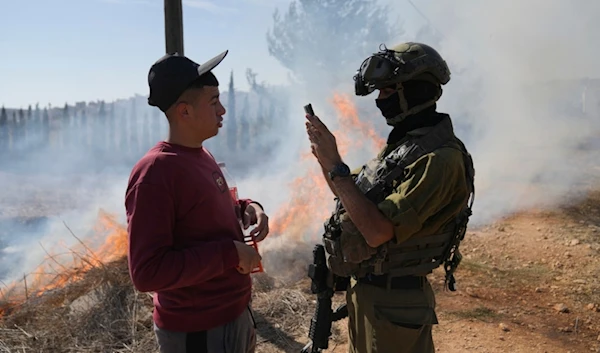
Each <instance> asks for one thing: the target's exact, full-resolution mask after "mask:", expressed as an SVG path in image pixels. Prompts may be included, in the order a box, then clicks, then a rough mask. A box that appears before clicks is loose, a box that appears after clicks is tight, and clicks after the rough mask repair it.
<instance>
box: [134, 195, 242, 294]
mask: <svg viewBox="0 0 600 353" xmlns="http://www.w3.org/2000/svg"><path fill="white" fill-rule="evenodd" d="M125 207H126V210H127V230H128V237H129V250H128V251H129V252H128V261H129V271H130V276H131V279H132V281H133V284H134V286H135V287H136V289H138V290H139V291H141V292H155V291H163V290H169V289H174V288H179V287H186V286H190V285H194V284H198V283H202V282H205V281H207V280H209V279H211V278H213V277H216V276H219V275H221V274H222V273H223V272H224V271H226V270H228V269H231V268H234V267H236V266H237V265H238V263H239V258H238V253H237V249H236V247H235V244H234V243H233V241H232V240H220V241H212V242H206V243H203V244H201V245H198V246H196V247H189V248H185V249H176V248H174V247H173V229H174V224H175V205H174V201H173V199H172V197H171V196H170V194H169V193H168V192H167V191H166V190H165V188H164V187H163V186H160V185H153V184H138V185H135V186H133V187H132V188H131V189H130V190H129V191H128V192H127V194H126V198H125Z"/></svg>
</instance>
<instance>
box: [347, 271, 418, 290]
mask: <svg viewBox="0 0 600 353" xmlns="http://www.w3.org/2000/svg"><path fill="white" fill-rule="evenodd" d="M388 279H389V282H390V283H389V284H390V287H389V288H390V289H422V288H423V283H424V277H423V276H402V277H391V278H390V275H388V274H384V275H379V276H375V275H372V274H371V275H367V276H365V277H362V278H358V279H357V281H358V282H359V283H364V284H369V285H372V286H376V287H381V288H388Z"/></svg>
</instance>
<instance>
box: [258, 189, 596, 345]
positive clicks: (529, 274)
mask: <svg viewBox="0 0 600 353" xmlns="http://www.w3.org/2000/svg"><path fill="white" fill-rule="evenodd" d="M596 207H598V208H596ZM461 249H462V253H463V255H464V259H463V262H462V264H461V267H460V269H459V272H458V273H457V282H458V287H459V288H458V291H457V292H446V291H443V288H442V281H443V271H442V270H438V271H436V272H435V273H434V274H433V275H432V276H431V281H432V283H433V285H434V289H435V290H436V293H437V300H438V318H439V321H440V324H439V325H437V326H436V327H435V328H434V335H435V336H434V340H435V344H436V351H438V352H448V353H458V352H481V353H484V352H489V353H496V352H498V353H499V352H515V353H520V352H523V353H524V352H527V353H538V352H539V353H542V352H548V353H550V352H552V353H554V352H557V353H567V352H571V353H575V352H600V256H598V255H599V253H600V194H593V195H592V196H591V197H590V199H588V200H587V201H586V202H583V203H582V204H579V205H577V206H574V207H570V208H564V209H561V210H558V211H553V212H543V211H531V212H528V213H524V214H519V215H515V216H513V217H510V218H507V219H504V220H502V221H500V222H497V223H496V224H494V225H491V226H488V227H486V228H483V229H477V230H475V231H471V232H469V233H468V236H467V238H466V240H465V242H464V243H463V245H462V246H461ZM308 287H309V283H308V282H307V281H302V282H301V283H298V284H295V285H294V286H291V287H289V288H287V289H278V290H277V291H281V292H280V294H279V295H278V296H273V295H271V296H269V295H265V296H264V297H262V299H263V300H270V301H271V304H270V305H271V308H273V305H275V304H273V303H274V302H275V301H277V300H284V301H285V300H286V299H284V298H286V296H289V295H290V293H295V294H294V295H299V294H301V295H302V296H303V297H304V299H302V300H304V301H305V302H304V303H306V305H307V306H308V307H306V308H304V307H302V308H300V307H301V306H302V304H301V302H302V300H298V299H296V300H290V299H289V298H291V297H287V300H288V301H289V303H288V307H287V309H286V308H283V307H282V308H280V309H281V311H280V312H279V314H275V312H277V310H271V311H270V312H267V313H265V317H264V319H265V321H263V322H259V331H261V334H262V335H263V336H264V337H261V340H260V342H261V344H260V346H259V352H275V351H277V352H282V351H285V352H299V347H300V346H301V345H302V344H304V343H306V342H307V338H306V332H307V330H308V324H309V320H310V317H311V315H312V310H313V305H314V304H313V302H312V301H313V300H314V299H313V298H312V297H311V296H310V294H309V293H308V291H307V288H308ZM286 293H287V294H286ZM265 294H268V293H265ZM292 297H293V295H292ZM290 303H292V304H293V303H295V304H294V305H296V307H294V305H290ZM264 305H265V304H264V302H261V297H260V296H258V300H257V308H258V310H259V312H260V311H261V307H263V306H264ZM285 310H288V312H287V313H285ZM291 312H294V313H295V315H291ZM267 321H268V322H269V325H271V328H273V330H272V331H268V330H264V328H263V329H261V326H260V325H262V324H265V323H266V322H267ZM273 325H274V326H277V327H274V326H273ZM344 325H345V321H341V322H340V323H336V325H335V326H336V330H335V331H334V334H333V337H332V339H331V341H330V347H331V348H330V349H329V350H328V352H346V350H347V344H346V337H345V328H344ZM262 327H264V326H262ZM277 332H280V334H279V336H277V334H275V336H271V334H273V333H277ZM281 332H287V334H285V335H283V334H281ZM265 337H267V338H265Z"/></svg>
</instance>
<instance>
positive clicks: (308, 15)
mask: <svg viewBox="0 0 600 353" xmlns="http://www.w3.org/2000/svg"><path fill="white" fill-rule="evenodd" d="M389 13H390V11H389V8H388V7H386V6H382V5H380V4H379V3H378V1H377V0H294V1H292V2H291V3H290V4H289V7H288V9H287V11H285V12H283V13H281V12H280V11H279V10H275V12H274V13H273V27H272V28H271V30H270V31H269V32H268V33H266V41H267V46H268V50H269V54H270V55H271V56H273V57H274V58H275V59H276V60H277V61H278V62H279V63H281V64H282V65H283V66H284V67H285V68H286V69H287V70H288V71H289V79H290V81H291V82H290V85H287V86H286V87H275V86H272V85H269V84H267V83H265V82H261V83H259V82H258V81H257V74H256V73H255V72H253V71H252V70H250V69H248V70H247V72H246V79H247V81H248V83H249V85H250V87H251V88H250V90H249V91H248V92H240V91H237V90H236V88H235V84H234V81H233V74H232V75H231V77H230V80H229V85H228V87H227V89H226V92H223V93H224V94H222V95H221V96H222V97H223V99H222V100H223V101H224V102H223V103H224V105H225V107H226V108H227V114H226V116H225V122H224V127H223V128H222V129H221V132H220V134H219V136H218V137H216V138H214V139H211V140H209V141H208V142H207V146H209V147H210V148H211V152H213V154H214V155H215V156H216V157H217V158H218V159H220V160H225V161H229V164H230V165H231V166H235V167H236V168H239V169H241V170H244V169H246V168H247V167H249V166H250V165H251V164H252V165H256V163H259V162H260V161H265V160H268V158H269V157H270V156H271V155H272V154H273V153H274V152H273V151H276V150H277V148H278V145H279V144H280V143H282V142H283V141H285V139H286V135H287V134H288V132H289V130H287V129H288V128H289V126H288V125H287V124H288V121H287V120H288V119H286V117H288V116H289V114H288V112H289V111H290V108H293V111H294V112H298V113H296V114H293V116H294V117H296V116H297V115H298V114H302V112H301V107H300V106H294V107H289V106H288V105H289V104H288V102H289V101H290V98H293V96H294V95H295V94H297V93H298V92H300V91H302V90H303V91H304V92H308V93H309V94H308V98H309V99H311V98H310V96H316V95H318V96H323V95H327V96H330V95H331V93H332V90H334V89H335V88H336V85H338V84H343V85H344V86H345V87H348V86H349V85H352V79H351V77H352V75H353V73H354V72H355V70H356V69H357V68H358V66H359V65H360V63H361V62H362V60H363V59H364V58H365V57H366V56H367V55H369V54H371V53H372V52H374V51H376V50H377V49H378V48H379V45H380V44H382V43H385V44H387V45H389V46H391V45H393V44H395V43H391V42H390V41H391V40H392V38H397V37H399V36H400V35H401V34H402V29H401V27H400V26H399V25H398V23H390V18H389ZM222 91H224V90H223V89H222ZM295 104H298V103H297V102H296V103H295ZM166 133H167V122H166V119H165V118H164V116H162V114H161V112H160V111H159V110H158V109H157V108H154V107H150V106H148V105H147V103H146V99H145V97H143V96H136V97H134V98H131V99H128V100H119V101H115V102H104V101H97V102H88V103H84V102H82V103H76V104H75V105H68V104H65V106H64V107H61V108H57V107H50V106H48V107H43V108H42V107H39V106H38V105H35V107H31V106H29V107H27V109H16V110H15V109H12V110H11V109H5V108H4V107H2V110H1V111H0V170H1V169H6V168H9V167H10V166H11V165H14V163H15V161H20V162H22V163H25V162H23V161H27V160H28V158H27V157H28V156H31V155H37V156H38V157H39V156H51V157H52V158H59V159H60V158H62V160H64V161H73V160H74V157H73V156H78V158H79V160H83V161H86V162H91V161H94V162H96V164H95V165H97V166H100V167H101V166H102V165H111V166H124V167H130V166H131V165H132V163H135V161H136V160H137V159H138V158H139V157H140V156H141V155H142V154H143V153H144V152H145V151H147V149H148V148H150V147H151V146H152V145H153V144H154V143H156V142H157V141H159V140H161V139H164V138H165V137H166ZM49 153H50V154H49ZM36 160H39V159H36ZM100 167H99V168H100Z"/></svg>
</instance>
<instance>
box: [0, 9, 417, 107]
mask: <svg viewBox="0 0 600 353" xmlns="http://www.w3.org/2000/svg"><path fill="white" fill-rule="evenodd" d="M290 2H291V1H290V0H218V1H217V0H183V6H184V9H183V26H184V50H185V54H186V55H187V56H189V57H190V58H192V59H193V60H195V61H197V62H199V63H201V62H203V61H205V60H208V59H210V58H211V57H212V56H214V55H216V54H218V53H220V52H222V51H224V50H226V49H227V50H229V54H228V56H227V58H226V60H225V61H223V62H222V63H221V65H219V67H217V68H216V69H215V71H214V72H215V73H216V74H217V76H218V77H219V78H221V80H222V81H227V80H228V79H229V75H230V73H231V71H233V74H234V81H235V85H236V88H238V89H241V90H247V89H248V84H247V80H246V75H245V72H246V69H247V68H252V69H253V70H254V71H255V72H256V73H257V74H258V76H257V78H258V80H259V81H263V80H264V81H267V82H269V83H271V84H281V83H285V82H287V72H286V70H285V69H284V68H283V67H282V66H281V65H280V64H279V62H278V61H277V60H276V59H275V58H273V57H271V56H270V55H269V53H268V49H267V42H266V33H267V31H268V30H269V29H270V27H271V26H272V23H273V20H272V16H273V12H274V10H275V9H276V8H279V9H280V11H282V12H284V11H285V10H287V7H288V5H289V3H290ZM397 3H398V2H396V4H397ZM403 3H404V4H402V5H401V6H406V7H407V9H408V10H409V11H411V12H410V13H409V16H407V17H408V18H404V20H405V21H406V20H408V21H409V22H410V21H417V22H419V21H420V22H421V23H420V24H421V25H422V24H423V19H422V18H421V17H420V15H419V14H418V13H417V12H416V11H414V9H411V8H409V7H408V6H409V2H407V1H403ZM0 4H1V9H2V13H3V14H5V15H4V16H2V17H3V18H2V20H1V21H0V33H1V34H0V48H2V50H3V53H2V55H1V58H0V77H1V79H2V84H1V85H0V105H4V106H6V107H11V108H19V107H23V108H26V107H27V105H29V104H35V103H39V104H40V106H47V105H48V104H51V105H52V106H63V105H64V104H65V103H68V104H73V103H75V102H78V101H96V100H99V99H102V100H106V101H112V100H115V99H119V98H128V97H130V96H133V95H135V94H140V95H147V93H148V89H147V74H148V69H149V67H150V65H152V63H153V62H155V61H156V60H157V59H158V58H160V57H161V56H162V55H164V53H165V43H164V13H163V0H18V1H10V0H0ZM374 49H376V48H374Z"/></svg>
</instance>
